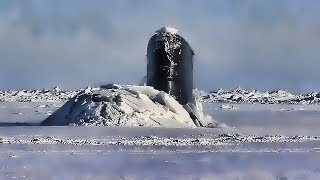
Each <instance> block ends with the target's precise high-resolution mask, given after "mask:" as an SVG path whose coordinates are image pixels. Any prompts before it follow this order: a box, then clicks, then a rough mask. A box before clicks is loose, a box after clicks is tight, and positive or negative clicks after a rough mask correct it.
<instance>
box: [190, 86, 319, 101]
mask: <svg viewBox="0 0 320 180" xmlns="http://www.w3.org/2000/svg"><path fill="white" fill-rule="evenodd" d="M195 93H196V94H198V95H200V96H201V97H202V100H203V101H204V102H221V103H262V104H264V103H268V104H319V103H320V93H317V92H312V93H308V94H305V95H294V94H292V93H290V92H288V91H285V90H277V91H271V92H268V91H263V92H262V91H258V90H244V89H242V88H240V87H237V88H236V89H234V90H231V91H227V90H223V89H219V90H218V91H212V92H208V93H206V92H203V91H199V90H195Z"/></svg>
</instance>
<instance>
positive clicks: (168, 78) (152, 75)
mask: <svg viewBox="0 0 320 180" xmlns="http://www.w3.org/2000/svg"><path fill="white" fill-rule="evenodd" d="M193 55H194V54H193V51H192V49H191V47H190V45H189V44H188V42H187V41H185V40H184V39H183V38H182V37H181V36H179V35H177V34H171V33H169V32H161V33H159V32H158V33H156V34H155V35H153V36H152V37H151V38H150V41H149V44H148V48H147V58H148V68H147V85H148V86H153V87H154V88H155V89H158V90H161V91H164V92H167V93H168V94H170V95H172V96H173V97H175V98H176V100H177V101H179V102H180V103H181V104H187V103H188V102H190V101H191V99H192V89H193Z"/></svg>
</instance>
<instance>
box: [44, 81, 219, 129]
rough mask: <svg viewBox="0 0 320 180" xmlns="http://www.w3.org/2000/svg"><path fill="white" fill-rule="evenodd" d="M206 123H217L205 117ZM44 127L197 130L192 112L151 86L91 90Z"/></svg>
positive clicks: (72, 100) (73, 99) (75, 98)
mask: <svg viewBox="0 0 320 180" xmlns="http://www.w3.org/2000/svg"><path fill="white" fill-rule="evenodd" d="M203 121H205V122H206V124H210V123H211V124H214V122H213V119H212V118H211V117H210V116H205V117H204V119H203ZM42 124H43V125H53V126H64V125H85V126H148V127H172V128H194V127H196V125H195V123H194V122H193V120H192V119H191V117H190V115H189V113H188V112H187V111H186V110H185V109H184V108H183V106H182V105H180V104H179V103H178V102H177V101H176V100H175V99H174V98H173V97H172V96H170V95H169V94H167V93H165V92H163V91H158V90H156V89H154V88H153V87H149V86H129V85H126V86H119V85H108V86H102V87H101V88H87V89H85V90H83V91H81V92H80V93H79V94H77V95H76V96H75V97H73V98H72V99H70V100H69V101H68V102H66V103H65V104H64V105H63V106H62V107H61V108H60V109H58V110H57V111H56V112H55V113H53V114H52V115H51V116H49V117H48V118H47V119H46V120H45V121H43V122H42Z"/></svg>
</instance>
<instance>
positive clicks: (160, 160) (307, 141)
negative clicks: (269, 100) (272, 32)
mask: <svg viewBox="0 0 320 180" xmlns="http://www.w3.org/2000/svg"><path fill="white" fill-rule="evenodd" d="M206 96H207V95H206ZM290 97H291V96H290ZM18 101H19V102H18ZM18 101H16V100H12V101H11V102H8V101H7V102H1V103H0V124H1V127H0V149H1V151H0V179H320V132H319V131H317V129H318V127H319V125H320V121H319V117H320V106H319V105H318V104H316V103H315V104H312V103H311V104H301V103H299V104H286V103H284V104H278V103H275V104H260V103H257V104H253V103H228V102H205V103H204V104H203V106H204V109H205V112H206V113H208V114H210V115H211V116H212V117H214V118H215V119H216V120H217V121H218V122H220V123H223V124H225V126H223V127H221V128H213V129H205V128H194V129H181V128H179V129H174V128H146V127H85V126H79V127H76V126H68V127H45V126H19V124H15V123H16V122H20V123H30V125H36V124H37V123H39V122H41V121H42V120H43V119H45V118H46V117H47V116H49V115H50V114H51V113H52V112H53V111H55V110H56V109H57V108H58V107H60V106H61V105H62V104H63V102H59V101H56V99H54V98H53V100H50V101H45V100H43V99H42V100H40V101H37V102H21V101H22V100H18Z"/></svg>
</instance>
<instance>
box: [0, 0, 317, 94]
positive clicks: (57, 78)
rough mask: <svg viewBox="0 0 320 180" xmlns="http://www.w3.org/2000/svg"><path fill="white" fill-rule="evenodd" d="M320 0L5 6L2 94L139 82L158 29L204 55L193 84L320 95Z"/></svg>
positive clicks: (128, 0) (7, 0) (2, 0)
mask: <svg viewBox="0 0 320 180" xmlns="http://www.w3.org/2000/svg"><path fill="white" fill-rule="evenodd" d="M319 9H320V1H318V0H313V1H312V0H281V1H279V0H251V1H249V0H248V1H246V0H241V1H240V0H239V1H236V0H230V1H228V0H224V1H222V0H216V1H215V0H158V1H153V0H68V1H66V0H33V1H32V0H28V1H25V0H20V1H15V0H0V89H25V88H38V89H39V88H40V89H41V88H51V87H54V86H61V87H62V88H69V89H70V88H71V89H77V88H83V87H85V86H87V85H99V84H103V83H111V82H115V83H119V84H123V83H126V84H138V83H139V82H140V81H141V79H142V78H143V77H144V76H145V74H146V47H147V43H148V40H149V38H150V37H151V36H152V35H153V33H154V31H155V30H157V29H159V28H161V27H162V26H166V25H169V26H173V27H176V28H178V29H179V30H180V34H181V35H182V36H183V37H185V39H187V41H188V42H189V43H190V45H191V46H192V48H193V49H194V51H195V54H196V55H195V69H194V71H195V72H194V80H195V81H194V86H195V87H197V88H200V89H205V90H212V89H217V88H226V89H229V88H233V87H236V86H239V85H240V86H242V87H244V88H250V89H277V88H282V89H288V90H291V91H294V92H306V91H320V73H319V68H320V10H319Z"/></svg>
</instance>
